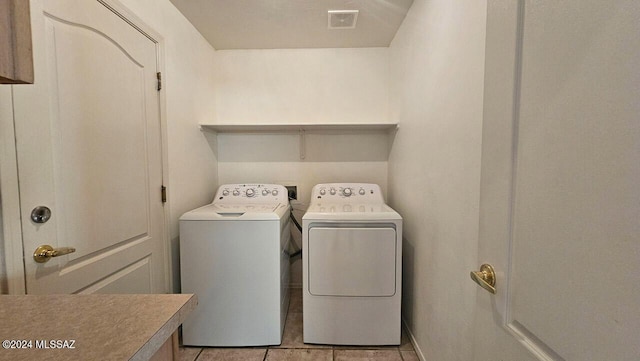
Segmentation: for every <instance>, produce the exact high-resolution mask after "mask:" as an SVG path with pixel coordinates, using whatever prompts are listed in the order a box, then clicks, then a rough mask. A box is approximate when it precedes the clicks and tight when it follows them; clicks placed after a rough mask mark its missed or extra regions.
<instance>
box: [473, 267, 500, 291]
mask: <svg viewBox="0 0 640 361" xmlns="http://www.w3.org/2000/svg"><path fill="white" fill-rule="evenodd" d="M471 279H472V280H474V281H475V282H476V283H477V284H479V285H480V287H482V288H484V289H485V290H487V291H489V292H491V293H493V294H495V293H496V272H495V271H494V270H493V267H492V266H491V265H490V264H488V263H485V264H483V265H482V266H480V271H471Z"/></svg>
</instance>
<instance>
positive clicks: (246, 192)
mask: <svg viewBox="0 0 640 361" xmlns="http://www.w3.org/2000/svg"><path fill="white" fill-rule="evenodd" d="M244 193H245V194H246V195H247V197H253V196H255V195H256V191H255V190H254V189H253V188H249V189H247V190H246V191H245V192H244Z"/></svg>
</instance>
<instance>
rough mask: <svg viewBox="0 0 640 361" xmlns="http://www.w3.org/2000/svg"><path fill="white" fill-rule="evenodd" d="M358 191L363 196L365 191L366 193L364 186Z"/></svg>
mask: <svg viewBox="0 0 640 361" xmlns="http://www.w3.org/2000/svg"><path fill="white" fill-rule="evenodd" d="M358 193H360V195H361V196H363V195H364V193H365V192H364V188H360V191H359V192H358Z"/></svg>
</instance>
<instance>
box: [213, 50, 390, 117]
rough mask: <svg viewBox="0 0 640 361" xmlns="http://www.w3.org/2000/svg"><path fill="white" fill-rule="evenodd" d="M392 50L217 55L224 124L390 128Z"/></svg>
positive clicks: (224, 52)
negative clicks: (373, 125) (386, 124)
mask: <svg viewBox="0 0 640 361" xmlns="http://www.w3.org/2000/svg"><path fill="white" fill-rule="evenodd" d="M387 50H388V49H387V48H358V49H269V50H222V51H217V52H216V62H215V68H216V87H217V93H216V105H217V107H216V112H217V115H218V120H219V121H220V122H224V123H245V122H249V123H251V122H257V123H262V122H264V123H322V122H330V123H343V122H344V123H350V122H384V121H387V120H388V119H387V116H388V94H389V93H388V79H389V78H388V56H387V55H388V53H387Z"/></svg>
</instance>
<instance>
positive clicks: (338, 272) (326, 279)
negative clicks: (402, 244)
mask: <svg viewBox="0 0 640 361" xmlns="http://www.w3.org/2000/svg"><path fill="white" fill-rule="evenodd" d="M307 257H308V261H309V292H310V293H311V294H312V295H316V296H364V297H367V296H375V297H384V296H393V295H394V294H395V293H396V230H395V229H393V228H346V227H345V228H342V227H341V228H324V227H312V228H311V229H310V230H309V250H308V252H307Z"/></svg>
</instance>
